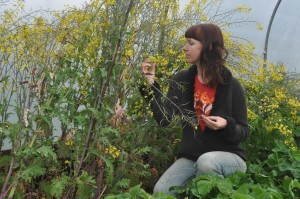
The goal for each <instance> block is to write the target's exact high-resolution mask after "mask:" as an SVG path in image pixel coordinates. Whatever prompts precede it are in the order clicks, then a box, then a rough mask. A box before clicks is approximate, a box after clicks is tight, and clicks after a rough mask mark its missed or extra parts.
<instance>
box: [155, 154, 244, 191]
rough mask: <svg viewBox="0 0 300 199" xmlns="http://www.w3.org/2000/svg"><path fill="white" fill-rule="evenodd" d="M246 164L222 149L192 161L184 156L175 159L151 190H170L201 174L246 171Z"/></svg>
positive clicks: (221, 174)
mask: <svg viewBox="0 0 300 199" xmlns="http://www.w3.org/2000/svg"><path fill="white" fill-rule="evenodd" d="M246 169H247V166H246V163H245V162H244V160H243V159H241V158H240V157H239V156H238V155H236V154H234V153H229V152H223V151H213V152H208V153H205V154H203V155H201V156H200V157H199V158H198V160H197V161H196V162H195V161H192V160H188V159H186V158H180V159H178V160H176V161H175V162H174V163H173V164H172V165H171V167H169V168H168V170H167V171H166V172H165V173H164V174H163V175H162V176H161V177H160V179H159V180H158V182H157V183H156V185H155V187H154V190H153V192H154V193H157V192H163V193H168V194H171V195H175V193H174V192H170V191H169V188H170V187H172V186H183V185H185V184H186V183H187V182H188V181H189V180H191V179H192V178H195V177H197V176H199V175H201V174H216V175H219V176H221V177H226V176H228V175H229V174H231V173H234V172H235V171H236V170H240V171H242V172H246Z"/></svg>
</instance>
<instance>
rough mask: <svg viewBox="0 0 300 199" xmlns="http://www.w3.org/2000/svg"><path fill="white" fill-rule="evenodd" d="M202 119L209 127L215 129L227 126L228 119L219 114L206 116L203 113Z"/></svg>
mask: <svg viewBox="0 0 300 199" xmlns="http://www.w3.org/2000/svg"><path fill="white" fill-rule="evenodd" d="M202 119H203V121H204V122H205V124H206V126H207V127H208V128H211V129H213V130H219V129H223V128H225V127H226V126H227V120H225V119H224V118H222V117H219V116H205V115H202Z"/></svg>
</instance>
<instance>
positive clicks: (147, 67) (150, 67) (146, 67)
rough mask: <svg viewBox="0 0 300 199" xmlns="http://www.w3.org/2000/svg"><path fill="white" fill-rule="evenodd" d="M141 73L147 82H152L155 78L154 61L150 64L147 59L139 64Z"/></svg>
mask: <svg viewBox="0 0 300 199" xmlns="http://www.w3.org/2000/svg"><path fill="white" fill-rule="evenodd" d="M141 73H142V75H143V76H144V77H145V78H146V81H147V82H148V84H153V83H154V78H155V63H153V64H151V62H150V61H148V60H146V61H144V62H143V63H142V66H141Z"/></svg>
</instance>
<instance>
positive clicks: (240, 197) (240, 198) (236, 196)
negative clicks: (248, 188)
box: [231, 193, 256, 199]
mask: <svg viewBox="0 0 300 199" xmlns="http://www.w3.org/2000/svg"><path fill="white" fill-rule="evenodd" d="M231 198H232V199H256V198H254V197H252V196H250V195H248V194H242V193H233V194H232V196H231Z"/></svg>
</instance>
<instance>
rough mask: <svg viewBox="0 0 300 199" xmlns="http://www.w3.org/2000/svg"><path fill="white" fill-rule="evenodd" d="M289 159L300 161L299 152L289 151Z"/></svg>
mask: <svg viewBox="0 0 300 199" xmlns="http://www.w3.org/2000/svg"><path fill="white" fill-rule="evenodd" d="M291 158H292V159H294V160H296V161H300V151H299V150H297V151H291Z"/></svg>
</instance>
